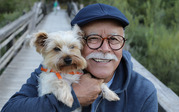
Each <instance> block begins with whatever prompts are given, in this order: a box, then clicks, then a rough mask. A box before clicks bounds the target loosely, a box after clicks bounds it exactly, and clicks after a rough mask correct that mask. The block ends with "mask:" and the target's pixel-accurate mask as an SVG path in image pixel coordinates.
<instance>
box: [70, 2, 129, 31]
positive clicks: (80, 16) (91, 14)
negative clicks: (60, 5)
mask: <svg viewBox="0 0 179 112" xmlns="http://www.w3.org/2000/svg"><path fill="white" fill-rule="evenodd" d="M98 19H115V20H117V21H119V23H120V24H121V25H122V26H123V27H124V28H125V27H126V26H127V25H128V24H129V21H128V20H127V18H126V17H125V16H124V14H123V13H121V11H120V10H119V9H117V8H116V7H113V6H110V5H106V4H101V3H97V4H92V5H88V6H86V7H84V8H83V9H81V10H80V11H79V12H78V13H77V15H76V16H75V18H74V19H73V20H72V21H71V25H72V26H74V25H75V24H78V25H79V26H83V25H85V24H87V23H89V22H91V21H94V20H98Z"/></svg>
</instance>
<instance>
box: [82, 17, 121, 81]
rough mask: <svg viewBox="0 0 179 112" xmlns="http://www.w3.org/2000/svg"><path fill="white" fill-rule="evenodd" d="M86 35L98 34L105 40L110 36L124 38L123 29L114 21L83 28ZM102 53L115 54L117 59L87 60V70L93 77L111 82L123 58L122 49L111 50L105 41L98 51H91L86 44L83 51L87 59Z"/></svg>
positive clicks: (101, 21)
mask: <svg viewBox="0 0 179 112" xmlns="http://www.w3.org/2000/svg"><path fill="white" fill-rule="evenodd" d="M82 30H83V31H84V33H85V35H86V36H88V35H90V34H98V35H101V36H102V37H103V38H105V37H109V36H110V35H114V34H115V35H121V36H124V31H123V27H121V26H119V25H118V24H117V23H116V22H114V21H112V20H98V21H94V22H91V23H88V24H87V25H85V26H83V27H82ZM97 52H101V53H103V54H107V53H109V54H113V55H115V56H116V57H117V59H118V60H117V61H116V60H103V59H99V58H98V59H94V58H89V59H87V68H86V70H87V71H89V72H90V73H91V74H92V75H94V76H95V77H97V78H100V79H104V81H105V82H108V81H110V79H111V78H112V76H113V74H114V71H115V70H116V68H117V66H118V65H119V63H120V60H121V58H122V48H121V49H120V50H117V51H114V50H112V49H111V48H110V46H109V44H108V41H107V39H105V40H104V42H103V44H102V46H101V47H100V48H98V49H97V50H92V49H90V48H89V47H88V46H87V45H86V44H85V45H84V48H83V50H82V55H83V56H84V57H85V58H86V57H87V56H88V55H89V54H91V53H97Z"/></svg>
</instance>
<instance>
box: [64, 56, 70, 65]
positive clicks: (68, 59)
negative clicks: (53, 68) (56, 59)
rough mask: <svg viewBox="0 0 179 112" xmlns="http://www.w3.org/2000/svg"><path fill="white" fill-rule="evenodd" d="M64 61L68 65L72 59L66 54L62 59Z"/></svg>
mask: <svg viewBox="0 0 179 112" xmlns="http://www.w3.org/2000/svg"><path fill="white" fill-rule="evenodd" d="M64 62H65V63H66V64H67V65H70V64H71V62H72V59H71V58H70V57H69V56H67V57H66V58H65V59H64Z"/></svg>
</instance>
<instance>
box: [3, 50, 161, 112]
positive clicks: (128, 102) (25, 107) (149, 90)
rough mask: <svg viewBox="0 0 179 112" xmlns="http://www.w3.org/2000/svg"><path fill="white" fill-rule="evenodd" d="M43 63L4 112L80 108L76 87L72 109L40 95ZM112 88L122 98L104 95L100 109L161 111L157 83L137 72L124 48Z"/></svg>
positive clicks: (103, 111) (58, 111) (87, 111)
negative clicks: (110, 100)
mask: <svg viewBox="0 0 179 112" xmlns="http://www.w3.org/2000/svg"><path fill="white" fill-rule="evenodd" d="M40 67H41V65H40V66H39V68H38V69H36V70H35V71H34V72H33V73H32V74H31V77H30V78H29V79H28V80H27V82H26V84H24V85H23V86H22V88H21V89H20V91H19V92H17V93H15V94H14V95H13V96H12V97H11V98H10V99H9V101H8V102H7V103H6V104H5V105H4V107H3V109H2V112H70V111H73V110H75V109H76V108H78V107H80V104H79V102H78V100H77V97H76V95H75V93H74V91H73V90H72V95H73V98H74V103H73V106H72V108H69V107H67V106H66V105H64V104H63V103H62V102H59V101H58V100H57V99H56V98H55V96H54V95H53V94H48V95H44V96H42V97H38V93H37V86H38V81H37V78H38V75H39V74H40V73H41V70H40ZM110 89H112V90H113V91H115V92H116V93H117V94H118V95H119V97H120V101H112V102H109V101H107V100H106V99H103V98H101V99H100V101H99V104H98V105H97V107H96V111H97V112H158V102H157V94H156V92H157V91H156V89H155V87H154V86H153V84H152V83H151V82H150V81H149V80H147V79H146V78H144V77H143V76H141V75H140V74H138V73H136V72H135V71H133V66H132V62H131V56H130V54H129V53H128V52H127V51H123V57H122V59H121V62H120V64H119V66H118V68H117V69H116V75H115V77H114V80H113V83H112V84H111V86H110ZM90 109H91V105H90V106H87V107H83V108H82V111H83V112H90Z"/></svg>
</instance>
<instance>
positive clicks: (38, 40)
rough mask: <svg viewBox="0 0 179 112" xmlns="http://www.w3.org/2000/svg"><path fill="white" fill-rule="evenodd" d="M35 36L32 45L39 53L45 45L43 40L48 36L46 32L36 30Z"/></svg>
mask: <svg viewBox="0 0 179 112" xmlns="http://www.w3.org/2000/svg"><path fill="white" fill-rule="evenodd" d="M35 37H36V39H35V42H34V45H35V47H36V50H37V52H39V53H40V54H41V53H42V50H43V48H44V46H45V41H46V39H47V38H48V35H47V33H46V32H38V33H37V34H36V36H35Z"/></svg>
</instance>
